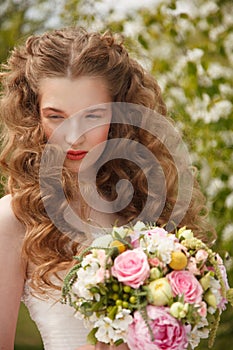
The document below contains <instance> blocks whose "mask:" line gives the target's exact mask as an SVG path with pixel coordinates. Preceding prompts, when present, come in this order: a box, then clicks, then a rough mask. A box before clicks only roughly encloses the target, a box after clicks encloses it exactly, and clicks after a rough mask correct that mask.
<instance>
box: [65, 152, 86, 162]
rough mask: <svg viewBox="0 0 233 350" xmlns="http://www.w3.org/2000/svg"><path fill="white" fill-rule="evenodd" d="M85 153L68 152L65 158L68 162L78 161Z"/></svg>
mask: <svg viewBox="0 0 233 350" xmlns="http://www.w3.org/2000/svg"><path fill="white" fill-rule="evenodd" d="M86 154H87V151H73V150H70V151H68V152H67V154H66V157H67V158H68V159H70V160H80V159H83V158H84V157H85V155H86Z"/></svg>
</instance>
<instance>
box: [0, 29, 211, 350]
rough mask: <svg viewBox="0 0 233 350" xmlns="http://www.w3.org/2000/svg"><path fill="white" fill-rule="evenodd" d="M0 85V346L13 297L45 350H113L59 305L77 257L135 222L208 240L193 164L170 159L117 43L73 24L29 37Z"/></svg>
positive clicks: (161, 124) (150, 94)
mask: <svg viewBox="0 0 233 350" xmlns="http://www.w3.org/2000/svg"><path fill="white" fill-rule="evenodd" d="M1 82H2V92H1V122H2V151H1V158H0V161H1V173H2V175H3V176H4V178H3V179H7V181H5V196H4V197H3V198H2V199H1V200H0V217H1V225H0V280H1V284H0V310H1V312H0V349H1V350H3V349H6V350H13V348H14V337H15V329H16V324H17V318H18V311H19V306H20V302H21V300H22V301H23V302H24V303H25V304H26V306H27V307H28V309H29V312H30V315H31V318H32V319H33V320H34V321H35V322H36V324H37V327H38V329H39V331H40V333H41V336H42V340H43V344H44V349H45V350H55V349H56V350H59V349H60V350H64V349H66V350H74V349H80V350H81V349H83V350H84V349H85V350H91V349H94V348H95V349H102V350H103V349H114V348H115V347H114V346H108V345H106V344H101V343H99V344H97V345H96V346H95V347H94V346H91V345H88V344H87V341H86V335H87V333H88V331H87V330H86V329H85V328H84V326H83V324H82V322H81V321H80V320H78V319H77V318H75V316H74V315H73V310H72V308H70V307H69V306H68V305H64V304H61V303H60V302H59V300H60V296H61V286H62V279H63V277H64V275H65V274H66V272H67V271H68V269H69V268H70V267H71V266H72V264H73V256H74V255H76V254H77V252H78V251H80V250H82V249H83V248H84V247H85V246H87V245H89V244H90V242H92V241H93V240H94V239H95V238H97V237H99V236H101V235H102V234H103V233H106V231H108V230H109V229H111V227H112V226H113V225H114V224H116V223H117V224H119V225H121V224H125V223H129V222H131V221H134V220H137V219H138V218H140V219H141V220H144V221H148V222H151V221H155V220H156V221H157V223H158V224H161V225H164V224H167V223H168V222H170V223H171V224H172V225H173V228H174V225H175V226H178V227H180V226H184V225H185V224H187V223H188V224H189V227H190V228H191V229H192V230H193V231H194V232H195V234H196V235H197V236H198V237H200V238H202V239H204V240H205V241H208V240H209V241H210V240H212V238H213V237H214V232H213V231H211V229H209V231H210V232H212V235H210V237H205V236H204V232H206V229H207V226H208V225H207V222H206V221H205V217H204V216H203V215H202V214H203V208H205V204H204V203H205V201H204V198H203V195H202V194H201V192H200V190H199V188H198V184H197V182H196V180H195V178H193V176H192V174H193V173H192V171H191V170H190V164H189V163H188V162H186V160H185V159H184V158H183V156H182V154H181V155H180V157H174V155H173V154H172V152H174V153H175V152H176V153H177V149H178V147H177V142H178V137H173V136H174V135H176V133H175V131H174V132H173V134H174V135H171V134H170V131H169V130H173V126H172V123H171V122H170V121H169V120H168V118H167V117H166V107H165V105H164V103H163V100H162V97H161V92H160V88H159V86H158V85H157V82H156V81H155V80H154V79H153V77H152V76H151V75H149V74H148V73H147V72H146V71H145V70H144V69H143V68H142V66H141V65H140V64H139V63H137V62H136V61H135V60H134V59H132V58H131V57H130V56H129V53H128V51H127V50H126V48H125V47H124V45H123V43H122V40H121V38H119V37H118V36H116V35H112V34H111V33H104V34H100V33H95V32H93V33H88V32H87V31H86V30H84V29H83V28H79V27H74V28H73V27H72V28H64V29H61V30H54V31H51V32H47V33H44V34H42V35H35V36H31V37H30V38H29V39H28V40H27V41H26V43H25V45H23V46H20V47H17V48H15V49H14V50H13V52H12V53H11V55H10V57H9V60H8V62H7V64H6V65H3V67H2V71H1ZM126 116H129V119H127V118H126ZM147 117H148V118H149V119H148V120H149V122H148V121H147V120H146V118H147ZM153 118H154V119H153ZM132 119H133V121H132ZM145 120H146V121H145ZM153 123H154V125H153ZM174 130H175V129H174ZM170 136H172V137H170ZM122 140H123V141H124V142H123V141H122ZM171 142H173V144H172V146H171ZM168 145H169V146H168ZM77 174H78V176H77ZM184 178H185V179H186V181H184V184H185V185H184V187H183V189H182V191H180V190H179V179H184ZM187 179H189V180H190V182H188V181H187ZM129 182H130V184H131V185H129ZM132 187H133V191H132ZM180 192H182V195H180ZM178 202H179V203H178ZM177 203H178V204H177ZM117 349H119V350H124V349H127V345H126V344H123V345H120V346H119V347H117Z"/></svg>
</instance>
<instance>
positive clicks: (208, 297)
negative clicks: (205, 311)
mask: <svg viewBox="0 0 233 350" xmlns="http://www.w3.org/2000/svg"><path fill="white" fill-rule="evenodd" d="M204 300H205V301H206V302H207V304H208V305H209V306H212V307H213V308H214V309H216V308H217V300H216V296H215V295H214V294H213V293H212V292H211V291H210V290H208V291H207V292H206V293H205V295H204Z"/></svg>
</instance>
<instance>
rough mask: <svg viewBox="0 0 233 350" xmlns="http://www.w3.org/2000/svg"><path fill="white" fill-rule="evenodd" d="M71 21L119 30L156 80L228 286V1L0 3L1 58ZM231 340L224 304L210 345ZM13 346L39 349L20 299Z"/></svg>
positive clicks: (231, 53) (231, 138)
mask: <svg viewBox="0 0 233 350" xmlns="http://www.w3.org/2000/svg"><path fill="white" fill-rule="evenodd" d="M70 24H73V25H75V24H78V25H82V26H84V27H86V28H87V29H94V30H101V31H105V30H106V29H110V30H112V31H114V32H120V33H122V34H123V35H124V37H125V43H126V45H127V47H128V48H129V50H130V51H131V54H132V56H134V57H135V58H136V59H137V60H139V61H140V62H141V63H142V64H143V65H144V67H145V68H146V69H148V70H149V71H150V72H151V73H152V74H153V75H154V76H155V78H156V79H157V81H158V83H159V85H160V86H161V88H162V91H163V96H164V99H165V101H166V103H167V106H168V109H169V113H170V115H171V116H172V117H173V119H174V120H175V121H176V123H177V127H178V128H179V129H180V131H181V132H182V133H183V135H184V138H185V141H186V143H187V145H188V147H189V151H190V155H191V157H192V161H193V164H194V165H195V166H196V167H197V169H198V177H199V180H200V183H201V186H202V189H203V191H204V193H205V194H206V196H207V201H208V203H207V204H208V207H209V211H210V220H211V222H212V223H213V224H214V225H215V227H216V230H217V233H218V239H217V241H216V244H215V246H214V249H216V250H217V251H218V252H219V253H220V255H221V256H222V257H223V258H224V259H225V264H226V266H227V270H228V276H229V282H230V284H231V286H233V263H232V257H233V244H232V241H233V220H232V218H233V153H232V150H233V107H232V106H233V86H232V81H233V1H232V0H192V1H189V0H137V1H136V0H128V1H127V2H126V1H123V0H118V1H117V2H115V1H111V0H97V1H93V0H53V2H52V4H51V2H50V1H44V0H21V1H20V0H5V1H4V0H1V2H0V48H1V49H0V61H1V63H4V61H5V60H6V59H7V56H8V55H9V52H10V50H11V49H12V48H13V47H14V46H15V45H18V44H20V43H21V42H23V41H24V40H25V39H26V38H27V37H28V36H29V35H30V34H31V33H33V34H35V33H40V32H42V31H44V30H49V29H51V28H57V27H61V26H65V25H70ZM1 194H2V192H1ZM232 344H233V310H232V308H230V307H228V309H227V310H226V311H225V312H224V313H223V315H222V318H221V325H220V328H219V330H218V336H217V339H216V342H215V345H214V347H213V349H214V350H220V349H223V348H224V347H228V348H229V349H231V348H232ZM206 348H207V344H206V343H205V342H203V343H202V344H201V345H200V346H199V347H198V349H199V350H204V349H206ZM15 349H16V350H19V349H21V350H22V349H24V350H29V349H30V350H39V349H42V345H41V340H40V336H39V334H38V331H37V330H36V327H35V325H34V323H33V322H32V321H31V320H30V317H29V315H28V313H27V310H26V308H25V307H24V305H23V304H22V306H21V310H20V315H19V322H18V327H17V335H16V341H15Z"/></svg>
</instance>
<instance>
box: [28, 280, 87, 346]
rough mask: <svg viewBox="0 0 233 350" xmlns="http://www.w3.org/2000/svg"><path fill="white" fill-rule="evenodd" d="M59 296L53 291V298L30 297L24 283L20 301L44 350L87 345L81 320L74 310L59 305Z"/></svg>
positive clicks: (85, 330)
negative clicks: (35, 328) (38, 333)
mask: <svg viewBox="0 0 233 350" xmlns="http://www.w3.org/2000/svg"><path fill="white" fill-rule="evenodd" d="M60 297H61V294H60V293H59V292H58V291H54V293H53V297H50V298H49V299H46V300H42V299H39V298H37V297H36V296H34V295H32V294H31V292H30V287H29V285H28V283H27V282H26V284H25V288H24V293H23V297H22V301H23V302H24V304H25V305H26V306H27V308H28V310H29V313H30V316H31V318H32V320H33V321H34V322H35V323H36V325H37V327H38V329H39V331H40V334H41V338H42V341H43V345H44V349H45V350H75V349H77V348H78V347H79V346H81V345H84V344H87V340H86V337H87V334H88V332H89V331H88V330H87V329H86V328H85V327H84V325H83V322H82V320H79V319H77V318H76V317H75V316H74V309H73V308H72V307H71V306H69V305H68V304H62V303H60V301H59V299H60Z"/></svg>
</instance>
